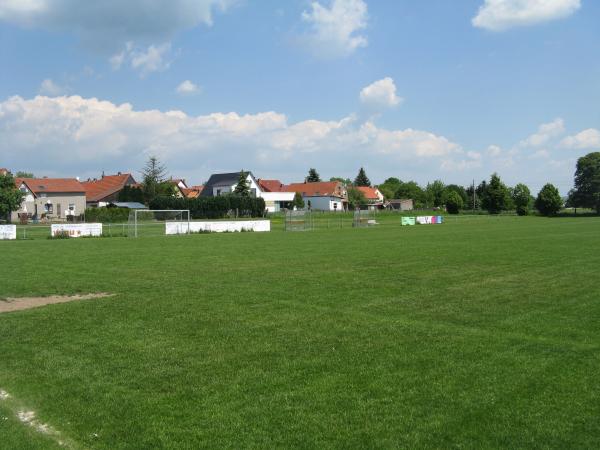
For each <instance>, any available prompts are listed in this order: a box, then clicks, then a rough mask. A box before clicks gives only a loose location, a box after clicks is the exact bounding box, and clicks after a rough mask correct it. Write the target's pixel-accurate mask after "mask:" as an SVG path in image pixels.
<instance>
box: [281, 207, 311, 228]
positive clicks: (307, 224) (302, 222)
mask: <svg viewBox="0 0 600 450" xmlns="http://www.w3.org/2000/svg"><path fill="white" fill-rule="evenodd" d="M284 227H285V228H284V229H285V231H308V230H312V229H313V221H312V214H311V212H310V211H306V210H299V211H287V212H286V213H285V223H284Z"/></svg>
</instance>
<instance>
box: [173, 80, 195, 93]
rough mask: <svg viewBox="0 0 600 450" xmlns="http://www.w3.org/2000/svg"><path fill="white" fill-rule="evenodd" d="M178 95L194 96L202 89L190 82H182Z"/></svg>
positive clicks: (178, 87)
mask: <svg viewBox="0 0 600 450" xmlns="http://www.w3.org/2000/svg"><path fill="white" fill-rule="evenodd" d="M176 91H177V93H178V94H181V95H193V94H197V93H198V92H199V91H200V88H198V86H197V85H196V84H194V83H192V82H191V81H190V80H185V81H182V82H181V83H180V84H179V86H177V89H176Z"/></svg>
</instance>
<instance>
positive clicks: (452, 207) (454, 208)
mask: <svg viewBox="0 0 600 450" xmlns="http://www.w3.org/2000/svg"><path fill="white" fill-rule="evenodd" d="M463 206H464V202H463V199H462V197H461V196H460V195H459V194H458V192H456V191H450V193H449V194H448V195H447V197H446V210H447V211H448V212H449V213H450V214H458V212H459V211H460V210H461V209H462V208H463Z"/></svg>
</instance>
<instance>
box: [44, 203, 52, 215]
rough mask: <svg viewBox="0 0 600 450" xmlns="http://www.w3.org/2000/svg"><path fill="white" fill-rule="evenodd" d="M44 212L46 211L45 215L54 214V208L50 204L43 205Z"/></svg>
mask: <svg viewBox="0 0 600 450" xmlns="http://www.w3.org/2000/svg"><path fill="white" fill-rule="evenodd" d="M44 210H45V211H46V213H47V214H53V213H54V206H53V205H52V203H46V204H45V205H44Z"/></svg>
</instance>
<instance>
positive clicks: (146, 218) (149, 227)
mask: <svg viewBox="0 0 600 450" xmlns="http://www.w3.org/2000/svg"><path fill="white" fill-rule="evenodd" d="M190 220H191V216H190V210H189V209H134V210H131V211H130V212H129V230H128V233H127V234H128V236H129V237H138V236H139V235H140V231H142V230H143V231H145V233H144V234H146V235H157V236H158V235H161V236H164V234H165V231H164V224H165V223H167V222H176V223H182V224H186V225H187V226H186V227H184V229H185V230H187V231H186V232H185V234H188V233H189V229H190Z"/></svg>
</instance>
